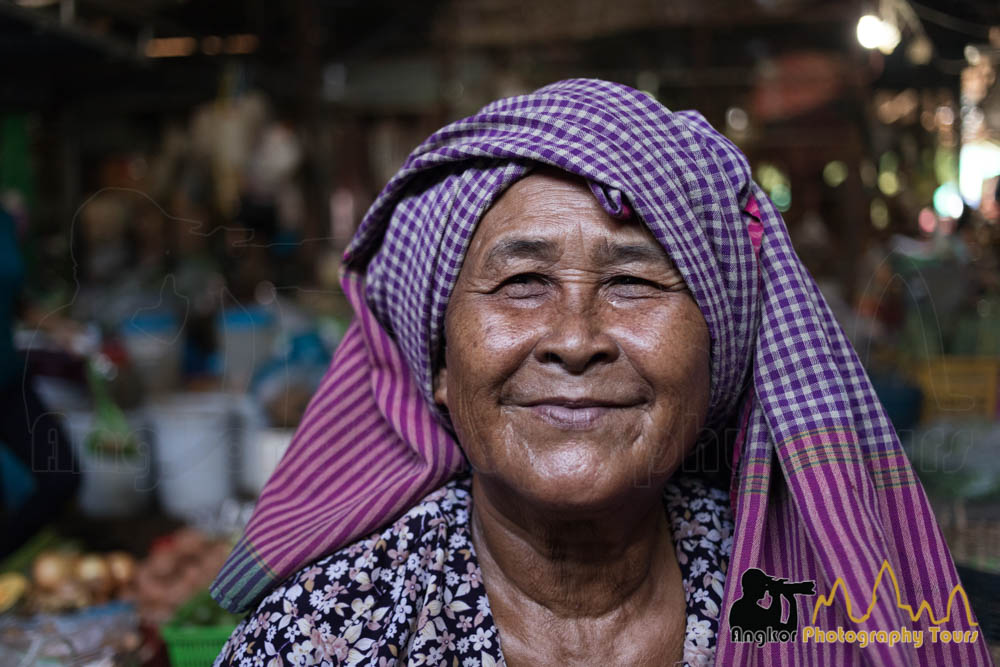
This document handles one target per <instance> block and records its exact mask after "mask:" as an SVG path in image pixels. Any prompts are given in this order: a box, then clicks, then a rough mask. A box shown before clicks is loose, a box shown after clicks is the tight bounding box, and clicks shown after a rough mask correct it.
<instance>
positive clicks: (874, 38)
mask: <svg viewBox="0 0 1000 667" xmlns="http://www.w3.org/2000/svg"><path fill="white" fill-rule="evenodd" d="M857 32H858V43H859V44H861V46H863V47H865V48H866V49H876V48H878V45H879V44H881V43H882V19H880V18H879V17H877V16H874V15H872V14H865V15H864V16H862V17H861V18H859V19H858V31H857Z"/></svg>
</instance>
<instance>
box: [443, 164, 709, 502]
mask: <svg viewBox="0 0 1000 667" xmlns="http://www.w3.org/2000/svg"><path fill="white" fill-rule="evenodd" d="M445 339H446V347H445V358H444V364H443V366H442V367H441V368H440V369H439V370H438V372H437V374H436V376H435V390H434V397H435V400H436V401H437V402H438V403H439V404H443V405H444V406H446V407H447V409H448V411H449V412H450V414H451V420H452V423H453V425H454V427H455V430H456V433H457V435H458V439H459V442H460V444H461V445H462V447H463V449H464V450H465V453H466V455H467V456H468V458H469V462H470V463H471V464H472V467H473V469H474V471H475V473H476V474H477V475H478V476H480V477H481V478H484V479H486V480H489V481H491V482H493V483H494V484H499V485H501V486H502V487H506V488H508V489H510V490H512V491H514V492H516V493H518V494H520V495H522V496H524V497H528V498H530V499H531V500H532V501H534V502H536V503H541V504H544V505H550V506H553V507H560V508H563V509H572V508H581V509H582V508H594V507H600V506H603V505H607V504H615V503H620V502H623V501H624V500H625V499H626V498H628V497H629V496H630V494H632V493H633V492H634V491H635V490H636V489H639V488H645V489H652V490H658V488H659V486H660V483H661V482H662V481H663V480H665V479H666V478H668V477H669V476H670V475H671V474H672V473H673V472H674V470H676V468H677V466H678V465H679V463H680V462H681V460H682V459H683V457H684V456H685V454H686V453H687V452H688V450H689V448H690V446H691V445H692V444H693V442H694V441H695V438H696V436H697V433H698V430H699V429H700V427H701V426H702V424H703V423H704V421H705V416H706V411H707V406H708V394H709V336H708V327H707V325H706V324H705V319H704V317H702V314H701V311H700V310H699V309H698V306H697V305H696V304H695V302H694V300H693V299H692V297H691V295H690V293H689V292H688V290H687V288H686V285H685V284H684V281H683V279H682V278H681V275H680V273H679V272H678V270H677V269H676V267H675V266H674V265H673V263H672V262H671V260H670V258H669V257H668V256H667V254H666V253H665V252H664V251H663V248H662V247H661V246H660V245H659V244H658V243H657V242H656V240H655V239H654V238H653V235H652V234H651V233H650V232H649V230H648V229H646V227H645V226H644V225H642V224H641V223H639V222H638V221H636V220H628V221H621V220H616V219H614V218H612V217H610V216H609V215H608V214H607V213H605V211H604V210H603V209H602V208H601V207H600V205H599V204H598V203H597V201H596V200H595V199H594V196H593V195H592V194H591V192H590V190H589V189H588V187H587V186H586V184H585V183H583V182H582V181H578V180H575V179H571V178H569V177H565V176H562V175H561V174H559V173H550V172H536V173H534V174H532V175H529V176H527V177H526V178H524V179H522V180H520V181H518V182H517V183H515V184H514V185H513V186H512V187H510V188H509V189H508V190H507V191H506V192H505V193H504V194H503V196H502V197H500V199H498V200H497V201H496V202H495V204H494V205H493V207H492V208H491V209H490V210H489V211H488V212H487V213H486V215H485V216H483V219H482V221H481V222H480V223H479V226H478V228H477V230H476V232H475V235H474V236H473V238H472V241H471V244H470V248H469V251H468V253H467V255H466V258H465V262H464V264H463V265H462V270H461V272H460V274H459V277H458V281H457V284H456V286H455V289H454V292H453V294H452V297H451V301H450V302H449V304H448V310H447V315H446V322H445Z"/></svg>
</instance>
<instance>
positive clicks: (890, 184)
mask: <svg viewBox="0 0 1000 667" xmlns="http://www.w3.org/2000/svg"><path fill="white" fill-rule="evenodd" d="M878 189H879V190H881V191H882V194H884V195H885V196H886V197H894V196H896V195H897V194H899V177H898V176H896V172H894V171H883V172H882V173H881V174H879V175H878Z"/></svg>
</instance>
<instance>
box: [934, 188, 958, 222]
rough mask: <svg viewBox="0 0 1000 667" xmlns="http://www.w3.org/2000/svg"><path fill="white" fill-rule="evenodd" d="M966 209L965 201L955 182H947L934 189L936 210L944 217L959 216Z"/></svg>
mask: <svg viewBox="0 0 1000 667" xmlns="http://www.w3.org/2000/svg"><path fill="white" fill-rule="evenodd" d="M964 209H965V203H964V202H963V201H962V196H961V195H960V194H959V193H958V186H957V185H955V184H954V183H952V182H949V183H945V184H944V185H942V186H940V187H939V188H938V189H937V190H935V191H934V210H935V211H937V213H938V215H940V216H941V217H942V218H958V217H960V216H961V215H962V211H963V210H964Z"/></svg>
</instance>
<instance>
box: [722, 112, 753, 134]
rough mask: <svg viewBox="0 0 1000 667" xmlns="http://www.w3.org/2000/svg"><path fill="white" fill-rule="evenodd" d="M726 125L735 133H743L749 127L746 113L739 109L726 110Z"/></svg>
mask: <svg viewBox="0 0 1000 667" xmlns="http://www.w3.org/2000/svg"><path fill="white" fill-rule="evenodd" d="M726 124H727V125H729V127H731V128H733V130H735V131H736V132H743V131H745V130H746V129H747V127H748V126H749V125H750V119H749V118H748V117H747V112H746V111H744V110H743V109H741V108H739V107H729V109H727V110H726Z"/></svg>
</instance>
